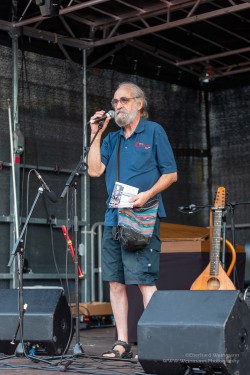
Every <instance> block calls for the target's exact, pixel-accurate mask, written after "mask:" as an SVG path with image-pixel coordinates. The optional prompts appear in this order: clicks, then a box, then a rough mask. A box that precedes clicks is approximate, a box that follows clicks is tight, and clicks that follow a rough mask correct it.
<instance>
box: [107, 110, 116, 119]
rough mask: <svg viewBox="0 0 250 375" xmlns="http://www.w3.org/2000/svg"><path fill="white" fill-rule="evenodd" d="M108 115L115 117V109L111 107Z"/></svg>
mask: <svg viewBox="0 0 250 375" xmlns="http://www.w3.org/2000/svg"><path fill="white" fill-rule="evenodd" d="M108 115H109V117H111V118H114V117H115V111H113V110H112V109H111V110H110V111H108Z"/></svg>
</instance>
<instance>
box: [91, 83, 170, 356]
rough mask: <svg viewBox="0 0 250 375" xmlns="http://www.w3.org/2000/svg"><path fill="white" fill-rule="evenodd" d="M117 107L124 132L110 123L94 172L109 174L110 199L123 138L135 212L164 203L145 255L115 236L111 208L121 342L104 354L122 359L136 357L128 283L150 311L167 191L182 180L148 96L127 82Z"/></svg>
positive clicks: (111, 263) (108, 228) (108, 236)
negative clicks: (151, 116)
mask: <svg viewBox="0 0 250 375" xmlns="http://www.w3.org/2000/svg"><path fill="white" fill-rule="evenodd" d="M111 104H112V106H113V108H114V110H115V122H116V124H117V125H118V126H119V127H120V130H118V131H116V132H111V133H109V134H108V136H107V137H105V138H104V140H103V142H102V145H101V135H102V133H103V132H104V131H105V129H106V128H107V126H108V123H109V121H110V118H107V119H106V120H105V121H104V124H103V128H102V129H101V130H100V131H99V133H98V134H97V136H96V138H95V140H94V142H93V144H92V146H91V147H90V151H89V154H88V173H89V175H90V176H91V177H99V176H101V175H102V174H103V173H104V171H105V172H106V173H105V178H106V187H107V191H108V195H109V199H108V203H109V200H110V198H111V195H112V191H113V188H114V185H115V181H116V157H117V143H118V138H119V135H121V137H120V182H121V183H124V184H128V185H131V186H135V187H137V188H139V193H138V194H137V195H136V196H135V197H133V198H131V202H133V204H134V207H141V206H143V205H144V204H145V203H146V202H148V201H149V200H151V199H152V198H159V209H158V218H157V220H156V225H155V229H154V233H153V236H152V238H151V241H150V244H149V245H147V246H146V247H145V248H143V249H142V250H140V251H137V252H130V251H129V250H125V249H124V248H123V247H122V246H121V245H120V243H119V241H116V240H114V239H113V237H112V228H113V227H114V226H116V225H117V209H115V208H107V211H106V214H105V221H104V233H103V242H102V273H103V280H105V281H109V285H110V301H111V305H112V309H113V314H114V318H115V322H116V327H117V336H118V341H116V342H115V343H114V346H113V348H112V350H110V351H108V352H106V353H103V355H105V356H109V357H116V358H131V356H132V353H131V346H130V345H129V344H128V321H127V320H128V319H127V317H128V299H127V293H126V285H127V284H136V285H138V287H139V289H140V291H141V293H142V297H143V304H144V307H146V306H147V304H148V302H149V300H150V298H151V296H152V295H153V293H154V292H155V291H156V290H157V289H156V286H155V281H156V279H157V278H158V273H159V259H160V247H161V244H160V240H159V228H160V225H159V224H160V220H159V218H162V217H164V216H166V213H165V210H164V207H163V203H162V198H161V194H160V193H161V192H162V191H164V190H165V189H167V188H168V187H169V186H170V185H171V184H172V183H174V182H175V181H177V172H176V163H175V160H174V156H173V152H172V149H171V146H170V144H169V141H168V138H167V135H166V133H165V131H164V129H163V128H162V127H161V125H159V124H157V123H155V122H152V121H147V120H146V118H147V115H148V114H147V101H146V98H145V95H144V92H143V91H142V90H141V89H140V88H139V87H138V86H137V85H135V84H133V83H130V82H123V83H122V84H120V85H119V87H118V89H117V90H116V92H115V94H114V98H113V99H112V101H111ZM104 113H105V112H104V111H97V112H96V113H95V114H94V116H92V117H91V140H93V138H94V136H95V135H96V132H97V130H98V122H94V120H95V119H98V118H100V117H102V116H103V115H104Z"/></svg>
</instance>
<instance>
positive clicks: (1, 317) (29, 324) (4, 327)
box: [0, 287, 73, 355]
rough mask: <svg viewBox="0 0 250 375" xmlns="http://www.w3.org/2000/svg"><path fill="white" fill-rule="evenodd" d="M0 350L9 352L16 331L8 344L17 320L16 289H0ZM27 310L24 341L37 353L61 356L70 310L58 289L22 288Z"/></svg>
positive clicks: (66, 342) (69, 332) (66, 341)
mask: <svg viewBox="0 0 250 375" xmlns="http://www.w3.org/2000/svg"><path fill="white" fill-rule="evenodd" d="M0 300H1V304H0V352H2V353H4V354H13V353H14V351H15V349H16V346H17V344H18V342H19V341H20V330H18V334H17V337H16V340H15V345H11V344H10V342H11V341H12V339H13V337H14V335H15V332H16V329H17V325H18V321H19V313H18V290H16V289H0ZM24 304H27V310H26V311H25V314H24V319H23V339H24V344H25V345H26V346H27V351H29V348H35V352H36V354H38V355H41V354H45V355H54V354H55V355H61V354H62V353H64V352H65V350H66V349H67V348H68V345H69V344H70V341H71V338H72V337H71V336H72V331H73V330H72V329H71V323H72V319H71V312H70V308H69V306H68V302H67V299H66V297H65V295H64V293H63V289H62V288H55V289H53V288H49V289H47V288H40V287H38V288H31V289H24Z"/></svg>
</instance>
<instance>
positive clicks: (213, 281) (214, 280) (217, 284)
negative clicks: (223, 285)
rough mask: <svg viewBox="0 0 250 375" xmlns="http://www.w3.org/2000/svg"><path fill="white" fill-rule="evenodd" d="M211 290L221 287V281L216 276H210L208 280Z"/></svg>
mask: <svg viewBox="0 0 250 375" xmlns="http://www.w3.org/2000/svg"><path fill="white" fill-rule="evenodd" d="M207 287H208V289H209V290H218V289H219V288H220V281H219V280H218V279H217V278H216V277H210V279H208V281H207Z"/></svg>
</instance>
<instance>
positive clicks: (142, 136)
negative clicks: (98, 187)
mask: <svg viewBox="0 0 250 375" xmlns="http://www.w3.org/2000/svg"><path fill="white" fill-rule="evenodd" d="M119 134H121V144H120V182H122V183H124V184H128V185H132V186H135V187H138V188H139V193H140V192H143V191H146V190H149V189H150V188H151V187H152V186H153V185H154V184H155V183H156V182H157V181H158V180H159V178H160V177H161V175H162V174H167V173H172V172H176V170H177V168H176V163H175V159H174V155H173V151H172V148H171V146H170V143H169V140H168V137H167V134H166V132H165V130H164V129H163V128H162V126H161V125H159V124H157V123H156V122H152V121H147V120H144V119H141V120H140V122H139V124H138V125H137V127H136V129H135V131H134V133H133V134H132V135H131V136H130V137H129V138H128V139H126V138H125V137H124V130H123V129H120V130H118V131H117V132H112V133H109V134H108V135H107V137H105V138H104V140H103V143H102V146H101V160H102V162H103V164H105V166H106V176H105V177H106V187H107V192H108V195H109V198H108V200H107V205H108V204H109V200H110V197H111V194H112V191H113V188H114V185H115V181H116V180H117V178H116V153H117V141H118V136H119ZM157 197H158V198H159V199H160V204H159V210H158V215H159V217H164V216H166V212H165V209H164V206H163V203H162V198H161V194H158V196H157ZM104 224H105V225H109V226H114V225H117V209H114V208H107V211H106V214H105V221H104Z"/></svg>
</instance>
